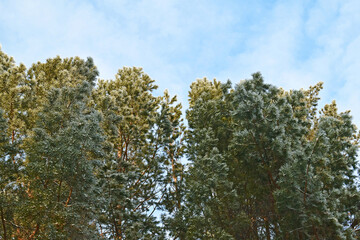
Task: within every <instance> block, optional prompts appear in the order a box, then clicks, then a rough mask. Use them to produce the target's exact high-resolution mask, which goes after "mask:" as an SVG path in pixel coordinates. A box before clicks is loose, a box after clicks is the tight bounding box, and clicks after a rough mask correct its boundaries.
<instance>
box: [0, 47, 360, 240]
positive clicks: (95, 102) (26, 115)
mask: <svg viewBox="0 0 360 240" xmlns="http://www.w3.org/2000/svg"><path fill="white" fill-rule="evenodd" d="M97 77H98V71H97V69H96V67H95V65H94V63H93V61H92V59H91V58H88V59H87V60H83V59H80V58H78V57H75V58H66V59H61V58H60V57H56V58H53V59H48V60H47V61H46V62H45V63H40V62H38V63H35V64H33V65H32V66H31V67H30V68H29V69H27V68H26V67H25V66H24V65H22V64H20V65H16V64H15V62H14V60H13V58H11V57H9V56H7V55H6V54H5V53H4V52H2V51H1V49H0V222H1V224H0V239H4V240H10V239H11V240H13V239H24V240H25V239H27V240H31V239H33V240H35V239H39V240H43V239H44V240H45V239H51V240H52V239H54V240H56V239H59V240H60V239H180V240H184V239H236V240H237V239H268V240H269V239H300V240H301V239H304V240H305V239H359V238H360V190H359V183H358V181H357V180H358V179H359V178H358V173H357V171H358V169H359V165H358V161H357V159H356V157H357V149H358V147H359V142H360V135H359V133H358V132H357V130H356V127H355V125H354V124H353V123H352V120H351V116H350V115H349V112H343V113H339V112H338V111H337V107H336V104H335V102H333V103H331V104H329V105H326V106H325V107H324V108H322V109H320V110H318V109H317V105H318V101H319V97H318V96H319V91H320V90H321V88H322V84H321V83H319V84H317V85H315V86H313V87H310V88H309V89H308V90H299V91H285V90H283V89H281V88H277V87H274V86H272V85H269V84H266V83H264V81H263V78H262V76H261V75H260V74H259V73H256V74H254V75H253V77H252V79H250V80H245V81H242V82H240V83H239V84H237V85H236V86H235V87H232V84H231V83H230V82H227V83H224V84H222V83H220V82H218V81H216V80H213V81H209V80H207V79H201V80H197V81H196V82H194V83H193V84H192V85H191V90H190V92H189V109H188V110H187V112H186V118H187V121H188V126H186V125H185V124H184V121H183V119H182V116H181V113H182V109H181V104H179V103H177V100H176V97H170V96H169V94H168V93H167V92H166V91H165V92H164V94H163V95H161V96H156V95H155V94H154V90H155V89H157V86H156V85H155V84H154V80H152V79H151V78H150V77H149V76H148V75H146V74H145V73H144V72H143V71H142V69H141V68H135V67H133V68H127V67H124V68H122V69H120V70H119V71H118V73H117V74H116V75H115V79H113V80H100V79H97ZM184 158H186V159H187V161H186V162H188V163H187V164H184V162H185V161H184V160H183V159H184Z"/></svg>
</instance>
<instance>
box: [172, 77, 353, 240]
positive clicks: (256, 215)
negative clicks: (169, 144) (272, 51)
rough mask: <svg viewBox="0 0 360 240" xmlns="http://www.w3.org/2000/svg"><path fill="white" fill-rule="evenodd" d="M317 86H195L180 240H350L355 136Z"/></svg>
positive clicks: (177, 223)
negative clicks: (320, 106) (319, 104)
mask: <svg viewBox="0 0 360 240" xmlns="http://www.w3.org/2000/svg"><path fill="white" fill-rule="evenodd" d="M321 88H322V84H321V83H320V84H318V85H316V86H314V87H310V89H309V90H299V91H284V90H282V89H280V88H277V87H274V86H272V85H269V84H265V83H264V81H263V78H262V76H261V75H260V74H259V73H256V74H254V75H253V78H252V79H250V80H245V81H242V82H240V83H239V84H237V85H236V87H235V88H234V89H231V84H230V83H227V84H221V83H219V82H217V81H216V80H214V81H213V82H210V81H208V80H206V79H204V80H199V81H197V82H196V83H193V84H192V86H191V91H190V94H189V96H190V110H189V111H188V113H187V118H188V121H189V133H188V134H187V143H188V145H187V147H188V149H187V151H188V157H189V160H190V161H191V165H190V168H189V171H188V174H187V175H186V189H187V193H186V195H185V199H184V207H183V209H184V210H183V211H181V212H179V213H178V214H176V215H175V217H174V218H173V219H172V221H173V224H172V226H173V228H172V229H171V235H173V236H175V237H178V238H180V239H187V238H190V239H192V238H201V239H354V237H355V235H356V233H355V231H356V230H355V229H356V227H357V226H358V224H359V222H358V220H357V219H358V217H357V216H358V215H357V214H358V212H359V205H358V202H359V198H358V197H359V191H358V189H357V186H356V182H355V179H356V175H355V173H356V170H357V168H358V166H357V161H356V151H357V148H358V140H357V138H358V137H357V136H356V130H355V129H356V128H355V126H354V125H353V124H352V122H351V117H350V116H349V113H348V112H345V113H340V114H338V113H337V111H336V105H335V103H333V104H330V105H326V106H325V107H324V109H322V110H320V112H319V111H318V110H317V102H318V100H319V98H318V93H319V91H320V89H321Z"/></svg>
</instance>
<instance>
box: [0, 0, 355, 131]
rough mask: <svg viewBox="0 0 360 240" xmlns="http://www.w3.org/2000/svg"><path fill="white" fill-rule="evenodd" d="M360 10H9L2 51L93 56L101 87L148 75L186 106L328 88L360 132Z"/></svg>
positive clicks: (343, 2) (274, 4)
mask: <svg viewBox="0 0 360 240" xmlns="http://www.w3.org/2000/svg"><path fill="white" fill-rule="evenodd" d="M359 13H360V1H358V0H338V1H336V0H324V1H321V0H319V1H306V0H304V1H268V0H263V1H260V0H259V1H257V0H253V1H250V0H249V1H240V0H238V1H235V0H234V1H226V0H222V1H220V0H218V1H211V0H208V1H202V0H199V1H195V0H193V1H184V0H183V1H171V0H168V1H165V0H144V1H136V0H131V1H115V0H103V1H101V0H99V1H97V0H92V1H85V0H83V1H81V0H73V1H70V0H69V1H61V0H58V1H45V0H32V1H27V0H23V1H18V0H0V44H1V45H2V50H3V51H4V52H6V53H7V54H8V55H11V56H13V57H14V58H15V60H16V61H17V62H18V63H20V62H23V63H24V64H25V65H27V66H30V64H31V63H33V62H36V61H44V60H46V59H47V58H50V57H54V56H56V55H60V56H61V57H70V56H80V57H83V58H85V57H87V56H91V57H93V58H94V61H95V64H96V65H97V66H98V68H99V70H100V78H105V79H109V78H113V76H114V75H115V73H116V72H117V69H119V68H121V67H123V66H139V67H143V68H144V71H145V72H146V73H147V74H149V75H150V77H151V78H153V79H155V80H156V83H157V84H158V85H159V87H160V90H161V91H162V90H164V89H165V88H167V89H169V92H170V93H171V94H173V95H174V94H177V95H178V96H179V99H180V101H181V102H182V103H183V105H184V106H185V107H186V106H187V103H186V102H187V93H188V90H189V86H190V83H191V82H193V81H194V80H195V79H197V78H202V77H205V76H206V77H208V78H210V79H212V78H217V79H218V80H221V81H225V80H227V79H231V80H232V82H234V83H236V82H239V81H240V80H241V79H246V78H250V76H251V74H252V73H253V72H256V71H260V72H261V73H262V74H263V76H264V78H265V80H266V81H267V82H269V83H272V84H274V85H277V86H281V87H284V88H285V89H299V88H307V87H308V86H309V85H313V84H315V83H317V82H319V81H323V82H324V83H325V84H324V90H323V92H322V94H321V97H322V99H323V101H322V103H325V102H330V101H331V100H332V99H336V101H337V103H338V105H339V108H340V110H346V109H351V111H352V114H353V116H354V120H355V122H356V124H357V125H358V126H360V107H359V104H360V94H359V93H358V91H359V89H360V79H359V77H358V76H359V74H358V72H359V70H360V58H359V56H360V14H359Z"/></svg>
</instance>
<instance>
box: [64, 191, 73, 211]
mask: <svg viewBox="0 0 360 240" xmlns="http://www.w3.org/2000/svg"><path fill="white" fill-rule="evenodd" d="M71 194H72V188H70V193H69V196H68V198H67V200H66V203H65V207H67V206H68V204H69V202H70V199H71Z"/></svg>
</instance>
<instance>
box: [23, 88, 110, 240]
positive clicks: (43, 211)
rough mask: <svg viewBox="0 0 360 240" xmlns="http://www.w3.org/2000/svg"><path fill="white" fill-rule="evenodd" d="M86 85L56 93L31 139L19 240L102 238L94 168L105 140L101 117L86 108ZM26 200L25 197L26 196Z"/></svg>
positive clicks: (51, 97) (87, 98) (55, 91)
mask: <svg viewBox="0 0 360 240" xmlns="http://www.w3.org/2000/svg"><path fill="white" fill-rule="evenodd" d="M91 89H92V87H91V85H90V84H89V83H87V82H85V81H84V82H83V83H82V84H79V85H78V86H77V87H63V88H60V89H58V88H56V89H53V90H51V93H50V94H49V96H48V99H47V102H46V103H45V104H44V107H43V109H42V110H41V111H40V112H39V119H38V121H37V123H36V125H35V126H36V127H35V128H34V129H33V133H32V135H31V136H30V137H29V138H28V139H27V140H26V153H27V164H26V178H25V179H24V184H25V185H26V186H27V189H26V201H25V203H24V204H23V206H22V208H23V209H22V212H21V216H19V218H20V219H21V221H22V223H23V225H22V227H23V228H24V229H23V230H22V231H21V234H20V236H21V237H26V238H27V239H97V238H98V237H97V236H98V234H97V232H96V227H95V225H94V221H95V219H96V216H95V215H94V214H95V213H96V211H95V206H96V192H98V189H96V179H95V176H94V174H93V171H94V166H95V165H98V164H99V163H100V162H99V160H100V159H101V157H102V146H103V145H102V143H103V141H104V138H103V135H102V131H101V129H100V126H99V122H100V120H101V117H100V115H99V113H97V112H96V111H94V110H93V109H91V108H88V107H87V104H88V101H89V97H90V94H91ZM24 198H25V197H24Z"/></svg>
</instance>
